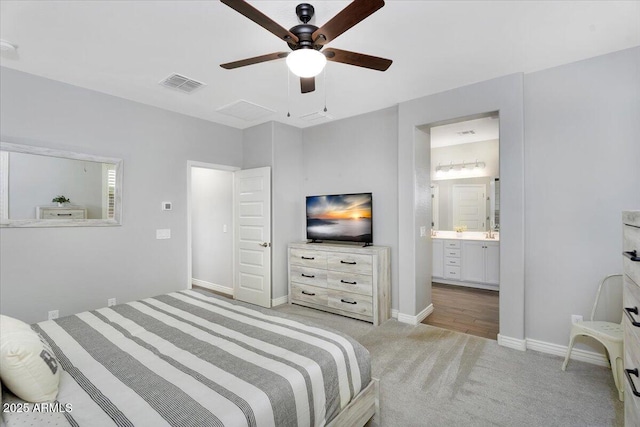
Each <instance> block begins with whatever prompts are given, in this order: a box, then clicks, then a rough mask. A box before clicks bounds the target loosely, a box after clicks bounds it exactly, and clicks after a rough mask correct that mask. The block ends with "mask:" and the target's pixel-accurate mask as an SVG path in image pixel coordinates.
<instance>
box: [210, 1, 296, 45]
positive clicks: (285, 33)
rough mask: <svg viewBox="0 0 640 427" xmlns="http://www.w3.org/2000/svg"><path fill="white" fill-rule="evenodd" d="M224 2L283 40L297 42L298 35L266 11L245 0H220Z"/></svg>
mask: <svg viewBox="0 0 640 427" xmlns="http://www.w3.org/2000/svg"><path fill="white" fill-rule="evenodd" d="M220 1H221V2H222V3H224V4H226V5H227V6H229V7H230V8H231V9H233V10H235V11H236V12H238V13H240V14H242V15H244V16H246V17H247V18H249V19H251V20H252V21H253V22H255V23H256V24H258V25H260V26H261V27H262V28H264V29H266V30H267V31H269V32H271V33H273V34H275V35H276V36H278V37H279V38H280V39H281V40H284V41H286V42H287V43H297V42H298V37H296V35H295V34H293V33H292V32H290V31H289V30H287V29H286V28H284V27H282V26H281V25H280V24H278V23H277V22H275V21H274V20H273V19H271V18H269V17H268V16H267V15H265V14H264V13H262V12H260V11H259V10H258V9H256V8H255V7H253V6H251V5H250V4H249V3H247V2H246V1H243V0H220Z"/></svg>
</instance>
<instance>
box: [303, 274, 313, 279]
mask: <svg viewBox="0 0 640 427" xmlns="http://www.w3.org/2000/svg"><path fill="white" fill-rule="evenodd" d="M300 274H301V275H302V277H308V278H309V279H313V278H314V277H316V276H314V275H313V274H304V273H300Z"/></svg>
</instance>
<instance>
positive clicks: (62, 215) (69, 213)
mask: <svg viewBox="0 0 640 427" xmlns="http://www.w3.org/2000/svg"><path fill="white" fill-rule="evenodd" d="M56 215H58V216H71V215H73V214H70V213H69V214H61V213H59V214H56Z"/></svg>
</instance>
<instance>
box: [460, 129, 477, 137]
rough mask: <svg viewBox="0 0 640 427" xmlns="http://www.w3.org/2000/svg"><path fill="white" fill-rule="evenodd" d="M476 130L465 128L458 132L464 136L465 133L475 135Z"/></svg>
mask: <svg viewBox="0 0 640 427" xmlns="http://www.w3.org/2000/svg"><path fill="white" fill-rule="evenodd" d="M475 134H476V131H475V130H463V131H462V132H458V135H460V136H463V135H475Z"/></svg>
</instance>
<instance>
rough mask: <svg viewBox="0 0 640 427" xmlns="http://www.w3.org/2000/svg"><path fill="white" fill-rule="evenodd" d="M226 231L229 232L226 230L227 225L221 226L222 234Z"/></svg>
mask: <svg viewBox="0 0 640 427" xmlns="http://www.w3.org/2000/svg"><path fill="white" fill-rule="evenodd" d="M227 231H229V229H228V228H227V224H224V225H223V226H222V232H223V233H226V232H227Z"/></svg>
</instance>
